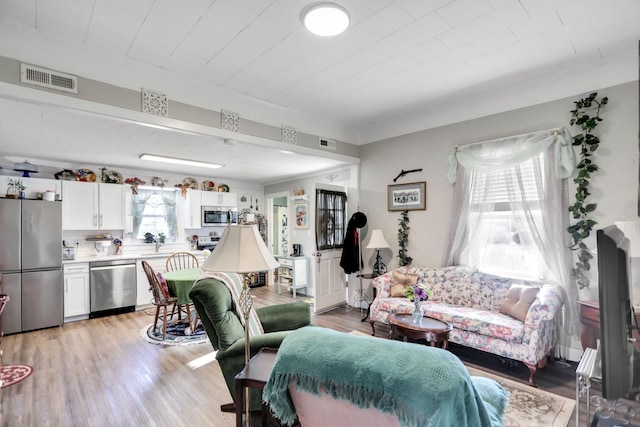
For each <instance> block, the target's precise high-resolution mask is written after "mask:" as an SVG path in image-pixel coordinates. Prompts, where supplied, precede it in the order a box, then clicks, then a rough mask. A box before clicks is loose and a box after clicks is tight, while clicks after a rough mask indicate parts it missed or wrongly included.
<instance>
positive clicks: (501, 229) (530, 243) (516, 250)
mask: <svg viewBox="0 0 640 427" xmlns="http://www.w3.org/2000/svg"><path fill="white" fill-rule="evenodd" d="M534 170H537V171H538V172H539V173H541V174H544V165H543V162H542V156H541V155H538V156H536V157H535V158H533V159H530V160H527V161H526V162H524V163H522V164H521V165H519V166H517V167H515V168H510V169H506V170H500V171H497V172H488V173H477V174H476V175H475V180H474V182H472V184H471V188H470V193H471V198H470V205H469V222H468V223H469V235H468V241H467V246H466V248H465V249H464V251H463V252H462V257H461V258H462V259H461V262H462V263H463V264H468V265H476V266H477V267H478V268H479V269H481V270H482V271H485V272H487V273H492V274H496V275H500V276H507V277H514V278H523V279H537V278H539V277H542V276H543V275H544V272H543V270H541V269H542V268H543V267H544V260H543V259H542V257H541V255H540V252H539V250H538V248H537V246H536V245H535V243H534V240H533V236H532V235H531V231H530V229H529V226H528V224H527V221H526V218H525V216H526V215H531V216H532V217H533V218H534V220H535V222H537V223H540V222H541V221H542V212H541V210H540V197H539V193H538V189H537V185H542V186H543V187H544V185H543V184H537V183H536V179H535V176H536V175H535V173H534ZM540 194H544V188H542V191H541V192H540ZM524 203H526V204H527V209H525V206H524Z"/></svg>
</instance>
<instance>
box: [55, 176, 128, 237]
mask: <svg viewBox="0 0 640 427" xmlns="http://www.w3.org/2000/svg"><path fill="white" fill-rule="evenodd" d="M124 191H125V187H124V186H122V185H118V184H103V183H94V182H76V181H62V194H63V196H62V228H63V229H64V230H124V228H125V198H124Z"/></svg>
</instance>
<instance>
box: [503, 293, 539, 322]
mask: <svg viewBox="0 0 640 427" xmlns="http://www.w3.org/2000/svg"><path fill="white" fill-rule="evenodd" d="M539 291H540V288H537V287H533V286H519V285H513V286H511V288H510V289H509V291H508V292H507V295H506V296H505V298H504V300H503V301H502V304H501V305H500V310H499V311H500V313H503V314H508V315H509V316H512V317H514V318H516V319H518V320H520V321H522V322H524V319H525V318H526V317H527V312H528V311H529V308H530V307H531V304H533V301H535V299H536V297H537V296H538V292H539Z"/></svg>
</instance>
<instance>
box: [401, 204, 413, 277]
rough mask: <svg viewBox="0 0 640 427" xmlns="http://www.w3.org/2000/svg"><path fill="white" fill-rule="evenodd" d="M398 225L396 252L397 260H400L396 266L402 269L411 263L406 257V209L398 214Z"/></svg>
mask: <svg viewBox="0 0 640 427" xmlns="http://www.w3.org/2000/svg"><path fill="white" fill-rule="evenodd" d="M398 223H399V227H398V246H399V247H400V249H399V250H398V258H400V261H399V262H398V265H399V266H400V267H402V266H405V265H411V261H413V258H411V257H410V256H409V255H407V251H408V250H407V246H408V245H409V211H408V210H407V209H405V210H403V211H402V212H400V220H399V221H398Z"/></svg>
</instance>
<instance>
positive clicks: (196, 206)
mask: <svg viewBox="0 0 640 427" xmlns="http://www.w3.org/2000/svg"><path fill="white" fill-rule="evenodd" d="M202 193H203V191H200V190H187V203H186V206H187V209H186V212H185V217H184V226H185V228H200V227H202Z"/></svg>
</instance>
